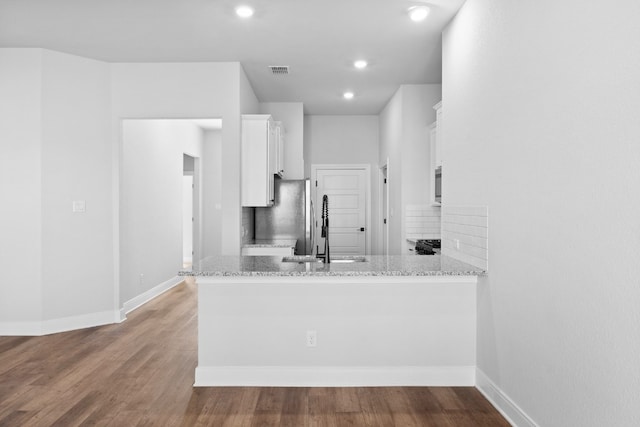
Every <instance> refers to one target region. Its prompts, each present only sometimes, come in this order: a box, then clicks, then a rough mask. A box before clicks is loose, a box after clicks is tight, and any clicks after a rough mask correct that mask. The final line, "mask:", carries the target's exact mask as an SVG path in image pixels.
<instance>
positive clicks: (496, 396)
mask: <svg viewBox="0 0 640 427" xmlns="http://www.w3.org/2000/svg"><path fill="white" fill-rule="evenodd" d="M476 388H477V389H478V390H479V391H480V393H482V394H483V395H484V397H486V398H487V400H488V401H489V402H491V404H492V405H493V406H494V407H495V408H496V409H497V410H498V412H500V414H502V416H503V417H504V418H505V419H506V420H507V421H508V422H509V424H511V425H512V426H516V427H538V425H537V424H536V423H535V421H533V420H532V419H531V417H529V415H527V414H526V413H525V412H524V411H523V410H522V409H520V407H519V406H518V405H516V404H515V402H514V401H513V400H511V399H510V398H509V396H507V394H506V393H505V392H503V391H502V390H501V389H500V387H498V386H497V385H496V384H495V383H494V382H493V381H491V380H490V379H489V377H487V375H486V374H485V373H484V372H482V370H480V369H479V368H476Z"/></svg>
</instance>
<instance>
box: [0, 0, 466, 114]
mask: <svg viewBox="0 0 640 427" xmlns="http://www.w3.org/2000/svg"><path fill="white" fill-rule="evenodd" d="M464 1H465V0H426V1H420V0H418V1H411V0H28V1H25V0H0V47H42V48H48V49H53V50H58V51H61V52H67V53H71V54H76V55H80V56H85V57H89V58H94V59H99V60H103V61H108V62H191V61H194V62H206V61H239V62H240V63H242V66H243V68H244V70H245V72H246V74H247V76H248V78H249V80H250V81H251V84H252V86H253V89H254V91H255V93H256V96H257V97H258V99H259V100H260V101H262V102H303V103H304V107H305V113H306V114H340V115H341V114H377V113H379V112H380V110H381V109H382V108H383V107H384V105H385V104H386V103H387V101H388V100H389V98H390V97H391V96H392V95H393V93H394V92H395V91H396V90H397V88H398V86H399V85H400V84H418V83H440V82H441V56H442V54H441V32H442V30H443V28H444V27H445V25H446V24H447V23H448V22H449V21H450V20H451V18H452V17H453V16H454V15H455V14H456V13H457V11H458V9H459V8H460V7H461V6H462V4H463V3H464ZM241 3H242V4H249V5H251V6H253V7H254V8H255V10H256V13H255V15H254V16H253V17H252V18H251V19H249V20H242V19H240V18H238V17H237V16H236V15H235V13H234V8H235V7H236V6H237V5H239V4H241ZM424 3H426V4H428V5H429V7H430V8H431V13H430V15H429V16H428V18H427V19H426V20H425V21H423V22H421V23H415V22H413V21H410V20H409V18H408V16H407V9H408V8H409V7H411V6H413V5H417V4H424ZM361 58H362V59H366V60H367V61H368V62H369V64H370V65H369V67H368V68H367V69H365V70H356V69H355V68H354V67H353V61H354V60H356V59H361ZM269 65H288V66H289V67H290V74H288V75H272V74H271V71H270V70H269V68H268V66H269ZM346 90H351V91H353V92H354V93H355V98H354V99H352V100H351V101H345V100H344V99H343V98H342V93H343V92H344V91H346Z"/></svg>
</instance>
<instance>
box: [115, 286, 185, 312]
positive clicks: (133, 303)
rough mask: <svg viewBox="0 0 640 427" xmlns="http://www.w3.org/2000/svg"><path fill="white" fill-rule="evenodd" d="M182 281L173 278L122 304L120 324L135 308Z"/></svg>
mask: <svg viewBox="0 0 640 427" xmlns="http://www.w3.org/2000/svg"><path fill="white" fill-rule="evenodd" d="M183 281H184V277H181V276H175V277H172V278H171V279H169V280H167V281H166V282H162V283H160V284H159V285H158V286H154V287H153V288H151V289H149V290H148V291H146V292H144V293H142V294H140V295H138V296H137V297H135V298H131V299H130V300H129V301H127V302H125V303H124V304H123V306H122V309H121V310H120V316H119V317H120V321H121V322H122V321H123V320H125V319H126V318H127V313H131V312H132V311H133V310H135V309H136V308H138V307H140V306H142V305H143V304H145V303H147V302H149V301H151V300H152V299H154V298H155V297H157V296H159V295H161V294H163V293H165V292H167V291H168V290H169V289H171V288H173V287H174V286H176V285H178V284H180V283H182V282H183Z"/></svg>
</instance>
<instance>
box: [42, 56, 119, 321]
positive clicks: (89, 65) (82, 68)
mask: <svg viewBox="0 0 640 427" xmlns="http://www.w3.org/2000/svg"><path fill="white" fill-rule="evenodd" d="M42 58H43V71H44V72H43V79H42V275H43V276H42V279H43V294H42V295H43V301H44V305H43V308H44V310H43V318H44V319H45V320H47V319H57V318H65V317H70V316H78V315H83V314H91V313H101V312H110V311H111V312H113V294H114V281H115V277H114V275H113V258H112V253H113V246H112V241H111V226H112V212H111V162H110V161H109V159H110V155H111V145H110V144H111V137H110V129H111V128H110V127H109V111H110V94H109V66H108V65H107V64H106V63H104V62H100V61H94V60H91V59H86V58H81V57H78V56H72V55H67V54H63V53H59V52H53V51H48V50H43V57H42ZM74 200H82V201H85V203H86V212H84V213H72V209H71V207H72V201H74Z"/></svg>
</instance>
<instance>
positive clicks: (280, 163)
mask: <svg viewBox="0 0 640 427" xmlns="http://www.w3.org/2000/svg"><path fill="white" fill-rule="evenodd" d="M273 123H274V126H275V132H276V136H275V144H276V161H275V166H276V167H275V172H274V173H275V174H276V175H279V176H280V177H281V178H284V134H285V131H284V125H283V124H282V122H273Z"/></svg>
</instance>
